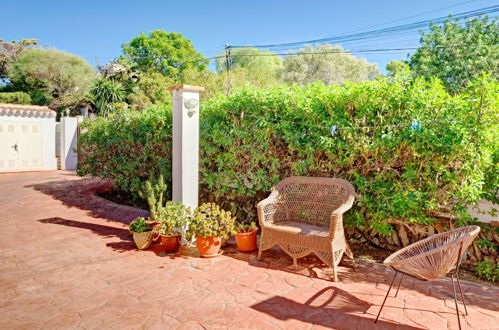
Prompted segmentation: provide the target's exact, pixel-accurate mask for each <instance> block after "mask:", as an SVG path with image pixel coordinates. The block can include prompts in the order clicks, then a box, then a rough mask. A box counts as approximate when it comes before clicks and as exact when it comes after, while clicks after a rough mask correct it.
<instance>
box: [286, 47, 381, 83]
mask: <svg viewBox="0 0 499 330" xmlns="http://www.w3.org/2000/svg"><path fill="white" fill-rule="evenodd" d="M379 75H380V73H379V70H378V67H377V65H376V64H372V63H369V62H367V61H366V60H365V59H358V58H356V57H354V56H352V55H351V54H347V53H344V52H343V49H342V48H341V47H340V46H332V45H327V44H326V45H320V46H318V47H316V48H312V47H306V48H302V49H300V50H299V51H298V52H297V53H292V54H290V55H289V56H288V57H287V58H286V59H285V60H284V68H283V70H282V73H281V77H280V78H281V80H282V81H283V82H285V83H288V84H293V83H296V84H308V83H312V82H315V81H322V82H324V83H325V84H326V85H340V84H343V83H345V82H347V81H351V82H363V81H368V80H373V79H374V78H376V77H377V76H379Z"/></svg>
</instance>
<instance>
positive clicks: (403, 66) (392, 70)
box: [386, 60, 409, 77]
mask: <svg viewBox="0 0 499 330" xmlns="http://www.w3.org/2000/svg"><path fill="white" fill-rule="evenodd" d="M408 70H409V63H408V62H407V61H406V60H401V61H395V60H393V61H390V62H389V63H388V64H387V65H386V71H387V72H388V76H390V77H394V76H396V75H397V74H401V73H405V72H407V71H408Z"/></svg>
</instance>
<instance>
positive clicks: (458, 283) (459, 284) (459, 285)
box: [456, 273, 468, 315]
mask: <svg viewBox="0 0 499 330" xmlns="http://www.w3.org/2000/svg"><path fill="white" fill-rule="evenodd" d="M456 280H457V287H458V288H459V292H460V293H461V300H462V301H463V306H464V313H465V315H468V310H467V309H466V303H465V302H464V295H463V290H462V289H461V282H460V281H459V275H458V274H457V273H456Z"/></svg>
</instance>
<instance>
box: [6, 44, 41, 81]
mask: <svg viewBox="0 0 499 330" xmlns="http://www.w3.org/2000/svg"><path fill="white" fill-rule="evenodd" d="M36 45H38V40H37V39H21V40H20V41H19V42H17V41H15V40H12V41H11V42H7V41H3V39H0V79H4V78H6V77H7V74H8V67H9V65H10V64H11V63H12V62H14V61H15V60H16V58H17V57H18V56H19V55H20V54H21V52H22V51H24V50H26V49H30V48H32V47H35V46H36Z"/></svg>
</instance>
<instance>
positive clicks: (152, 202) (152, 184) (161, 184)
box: [139, 173, 167, 222]
mask: <svg viewBox="0 0 499 330" xmlns="http://www.w3.org/2000/svg"><path fill="white" fill-rule="evenodd" d="M166 189H167V185H166V184H165V180H164V177H163V175H162V174H160V175H159V177H158V179H157V180H156V179H154V175H153V174H152V173H151V174H150V175H149V179H148V180H147V181H146V182H145V183H144V185H143V186H142V188H141V189H140V190H139V196H140V197H141V198H143V199H145V200H147V204H149V210H150V211H151V216H150V219H151V220H153V221H158V222H159V220H158V219H157V218H158V212H159V210H161V209H162V208H163V196H164V194H165V192H166Z"/></svg>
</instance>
